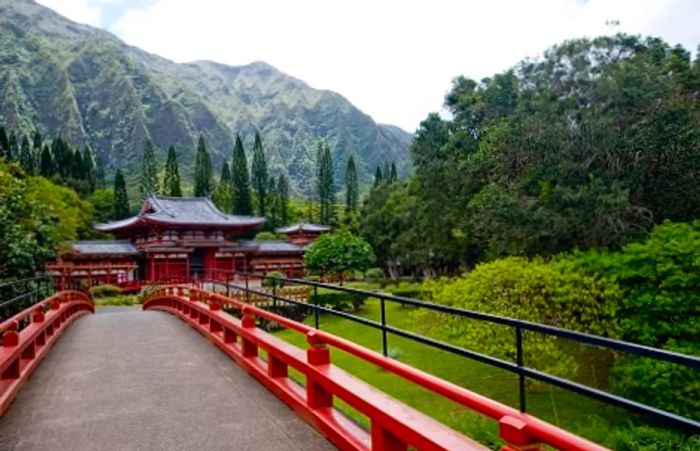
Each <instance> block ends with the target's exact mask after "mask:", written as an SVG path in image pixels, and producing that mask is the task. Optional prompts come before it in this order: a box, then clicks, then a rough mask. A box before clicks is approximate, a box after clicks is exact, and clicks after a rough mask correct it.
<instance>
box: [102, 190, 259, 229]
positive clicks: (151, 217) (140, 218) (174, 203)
mask: <svg viewBox="0 0 700 451" xmlns="http://www.w3.org/2000/svg"><path fill="white" fill-rule="evenodd" d="M148 222H150V223H160V224H166V225H190V226H206V227H221V228H226V229H229V228H255V227H258V226H260V225H262V224H263V223H264V222H265V218H260V217H257V216H237V215H229V214H226V213H223V212H221V211H220V210H219V209H218V208H216V205H214V203H213V202H212V201H211V200H210V199H209V198H206V197H165V196H157V195H155V194H150V195H149V196H148V198H147V199H146V200H145V201H144V203H143V207H141V211H140V212H139V214H138V215H136V216H134V217H131V218H128V219H123V220H121V221H114V222H108V223H106V224H97V225H96V226H95V228H96V229H97V230H100V231H103V232H113V231H117V230H121V229H127V228H129V227H132V226H135V225H140V224H143V223H148Z"/></svg>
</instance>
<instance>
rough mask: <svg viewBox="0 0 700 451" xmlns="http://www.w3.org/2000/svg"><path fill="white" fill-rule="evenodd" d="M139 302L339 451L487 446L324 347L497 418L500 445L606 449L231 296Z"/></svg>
mask: <svg viewBox="0 0 700 451" xmlns="http://www.w3.org/2000/svg"><path fill="white" fill-rule="evenodd" d="M222 307H228V308H233V309H237V310H238V311H239V312H240V313H241V315H242V319H238V318H235V317H233V316H231V315H229V314H227V313H226V312H224V311H222V310H221V309H222ZM143 308H144V310H148V309H159V310H164V311H168V312H170V313H173V314H175V315H177V316H179V317H180V318H182V319H184V320H185V321H187V322H188V323H189V324H191V325H192V326H193V327H194V328H195V329H196V330H198V331H199V332H200V333H202V334H203V335H205V336H206V337H208V338H209V339H210V340H211V341H212V342H213V343H214V344H216V345H217V346H218V347H219V348H220V349H222V350H223V351H224V352H225V353H226V354H227V355H228V356H230V357H231V358H232V359H234V360H235V361H236V362H237V363H238V364H240V365H241V366H242V367H243V368H245V369H246V370H247V371H248V372H249V373H251V374H252V375H253V376H254V377H256V378H257V379H258V380H259V381H260V382H262V383H263V384H264V385H265V386H266V387H268V388H269V389H270V390H271V391H273V392H274V393H275V394H276V395H277V396H278V397H279V398H280V399H281V400H282V401H284V402H285V403H286V404H288V405H289V406H290V407H292V408H293V409H294V410H296V411H297V412H298V413H299V414H300V415H301V416H302V417H303V418H304V419H306V420H307V421H308V422H309V423H311V424H312V425H314V426H315V427H316V428H317V429H318V430H319V431H321V432H322V433H323V434H324V435H326V436H327V437H328V438H329V440H331V441H332V442H333V443H334V444H335V445H336V446H338V447H339V448H341V449H360V450H365V449H372V450H399V449H401V450H405V449H407V448H408V447H415V448H417V449H429V450H438V449H450V450H451V449H460V450H469V449H486V448H485V447H484V446H482V445H480V444H479V443H477V442H475V441H473V440H471V439H470V438H468V437H466V436H464V435H462V434H460V433H458V432H456V431H454V430H452V429H450V428H448V427H447V426H445V425H443V424H441V423H439V422H437V421H436V420H434V419H432V418H430V417H428V416H426V415H424V414H422V413H421V412H418V411H416V410H415V409H413V408H411V407H409V406H407V405H405V404H403V403H401V402H399V401H398V400H396V399H394V398H391V397H390V396H388V395H387V394H385V393H383V392H381V391H379V390H377V389H376V388H374V387H372V386H371V385H369V384H367V383H365V382H363V381H361V380H359V379H357V378H356V377H354V376H352V375H350V374H348V373H347V372H345V371H343V370H342V369H340V368H338V367H336V366H335V365H332V364H331V363H330V350H329V346H332V347H334V348H336V349H339V350H342V351H344V352H347V353H350V354H353V355H355V356H356V357H358V358H360V359H362V360H365V361H366V362H369V363H372V364H374V365H377V366H379V367H380V368H383V369H385V370H387V371H391V372H392V373H394V374H396V375H398V376H400V377H402V378H404V379H406V380H409V381H411V382H413V383H416V384H417V385H420V386H422V387H424V388H426V389H428V390H430V391H432V392H434V393H436V394H438V395H440V396H443V397H445V398H448V399H451V400H453V401H456V402H458V403H460V404H461V405H463V406H465V407H467V408H470V409H472V410H474V411H476V412H479V413H481V414H483V415H485V416H487V417H490V418H492V419H494V420H496V421H498V424H499V429H500V437H501V438H502V439H503V441H504V442H505V445H504V446H503V448H502V449H503V450H523V449H528V450H534V449H539V447H540V446H541V445H549V446H551V447H554V448H558V449H564V450H581V451H583V450H587V451H588V450H591V451H595V450H603V449H605V448H603V447H601V446H599V445H597V444H595V443H592V442H590V441H588V440H585V439H583V438H581V437H578V436H576V435H574V434H571V433H569V432H567V431H564V430H562V429H559V428H557V427H556V426H554V425H551V424H549V423H547V422H545V421H542V420H540V419H538V418H535V417H533V416H530V415H528V414H525V413H521V412H519V411H518V410H517V409H514V408H512V407H509V406H506V405H504V404H501V403H499V402H497V401H494V400H491V399H489V398H486V397H484V396H481V395H478V394H476V393H474V392H472V391H469V390H467V389H465V388H463V387H460V386H457V385H455V384H452V383H450V382H447V381H445V380H442V379H440V378H437V377H435V376H432V375H430V374H428V373H425V372H423V371H420V370H417V369H416V368H413V367H411V366H409V365H406V364H403V363H401V362H397V361H396V360H392V359H390V358H387V357H384V356H383V355H381V354H379V353H376V352H373V351H370V350H368V349H366V348H363V347H361V346H358V345H357V344H355V343H352V342H350V341H347V340H344V339H342V338H339V337H337V336H334V335H331V334H328V333H325V332H321V331H318V330H315V329H313V328H311V327H309V326H306V325H304V324H301V323H298V322H296V321H292V320H290V319H288V318H285V317H283V316H280V315H276V314H274V313H270V312H268V311H266V310H263V309H260V308H257V307H254V306H252V305H250V304H246V303H244V302H241V301H239V300H237V299H233V298H230V297H226V296H223V295H220V294H217V293H211V292H208V291H205V290H202V289H199V288H195V287H191V286H169V287H163V288H160V289H158V290H156V291H154V292H153V293H151V294H150V295H149V296H148V297H147V298H146V299H145V300H144V304H143ZM256 316H257V317H260V318H264V319H266V320H268V321H274V322H276V323H278V324H280V325H281V326H283V327H285V328H287V329H290V330H294V331H296V332H299V333H302V334H304V335H306V337H307V342H308V344H309V347H308V348H307V349H306V352H304V351H303V350H302V349H299V348H297V347H295V346H293V345H291V344H289V343H287V342H285V341H283V340H281V339H279V338H277V337H275V336H273V335H271V334H268V333H267V332H265V331H263V330H262V329H259V328H256V327H255V318H256ZM259 349H262V350H264V351H265V352H266V354H267V358H266V359H262V358H260V356H259ZM290 366H291V367H292V368H294V369H296V370H297V371H299V372H300V373H302V374H303V375H304V376H305V377H306V389H305V390H304V389H303V388H301V387H300V386H299V385H297V384H296V383H294V382H293V381H292V380H291V379H290V378H289V373H288V368H289V367H290ZM334 398H339V399H341V400H343V401H344V402H346V403H347V404H349V405H350V406H352V407H353V408H354V409H356V410H357V411H359V412H360V413H362V414H363V415H365V416H366V417H367V418H368V419H369V421H370V424H371V428H370V432H367V431H365V430H364V429H362V428H361V427H359V426H358V425H357V424H356V423H354V422H353V421H351V420H349V419H348V418H347V417H345V416H344V415H343V414H342V413H340V412H339V411H337V410H336V409H335V408H334V407H333V399H334Z"/></svg>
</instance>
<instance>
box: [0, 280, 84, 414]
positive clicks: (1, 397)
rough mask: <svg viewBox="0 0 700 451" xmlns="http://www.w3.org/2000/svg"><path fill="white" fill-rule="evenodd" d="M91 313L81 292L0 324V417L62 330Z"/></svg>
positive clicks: (60, 296)
mask: <svg viewBox="0 0 700 451" xmlns="http://www.w3.org/2000/svg"><path fill="white" fill-rule="evenodd" d="M89 312H94V304H93V302H92V300H91V299H90V297H89V296H88V295H87V294H85V293H84V292H82V291H74V290H68V291H60V292H57V293H55V294H53V295H51V296H49V297H48V298H46V299H43V300H40V301H38V302H34V303H33V304H32V305H30V306H29V307H27V308H24V309H23V310H21V311H20V312H18V313H16V314H14V315H13V316H11V317H9V318H7V319H6V320H4V321H3V322H1V323H0V417H1V416H2V415H3V414H4V412H5V411H6V410H7V408H8V407H9V405H10V403H11V402H12V400H13V399H14V398H15V396H16V395H17V392H18V391H19V389H20V388H21V387H22V385H23V384H24V383H25V382H26V381H27V379H28V378H29V377H30V376H31V374H32V373H33V372H34V370H35V369H36V368H37V366H38V365H39V363H40V362H41V360H42V359H43V358H44V356H45V355H46V353H47V352H48V350H49V349H50V348H51V346H52V345H53V344H54V342H55V341H56V340H57V339H58V337H59V336H60V335H61V333H62V332H63V331H64V330H65V328H66V327H67V326H68V325H69V324H70V323H72V322H73V321H74V320H75V319H76V318H78V317H79V316H81V315H83V314H85V313H89Z"/></svg>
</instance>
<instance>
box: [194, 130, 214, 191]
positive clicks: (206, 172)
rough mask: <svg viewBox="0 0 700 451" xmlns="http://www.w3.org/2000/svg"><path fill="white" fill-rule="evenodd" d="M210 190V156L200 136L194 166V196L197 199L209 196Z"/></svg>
mask: <svg viewBox="0 0 700 451" xmlns="http://www.w3.org/2000/svg"><path fill="white" fill-rule="evenodd" d="M212 188H213V187H212V164H211V156H210V155H209V151H208V150H207V145H206V143H205V142H204V137H203V136H200V137H199V141H198V142H197V156H196V159H195V164H194V195H195V196H197V197H205V196H209V195H210V194H211V192H212Z"/></svg>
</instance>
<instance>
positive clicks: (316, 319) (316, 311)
mask: <svg viewBox="0 0 700 451" xmlns="http://www.w3.org/2000/svg"><path fill="white" fill-rule="evenodd" d="M317 294H318V287H317V286H316V285H314V298H315V297H316V295H317ZM312 305H313V306H314V325H315V326H316V329H318V328H319V327H318V304H312Z"/></svg>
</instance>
